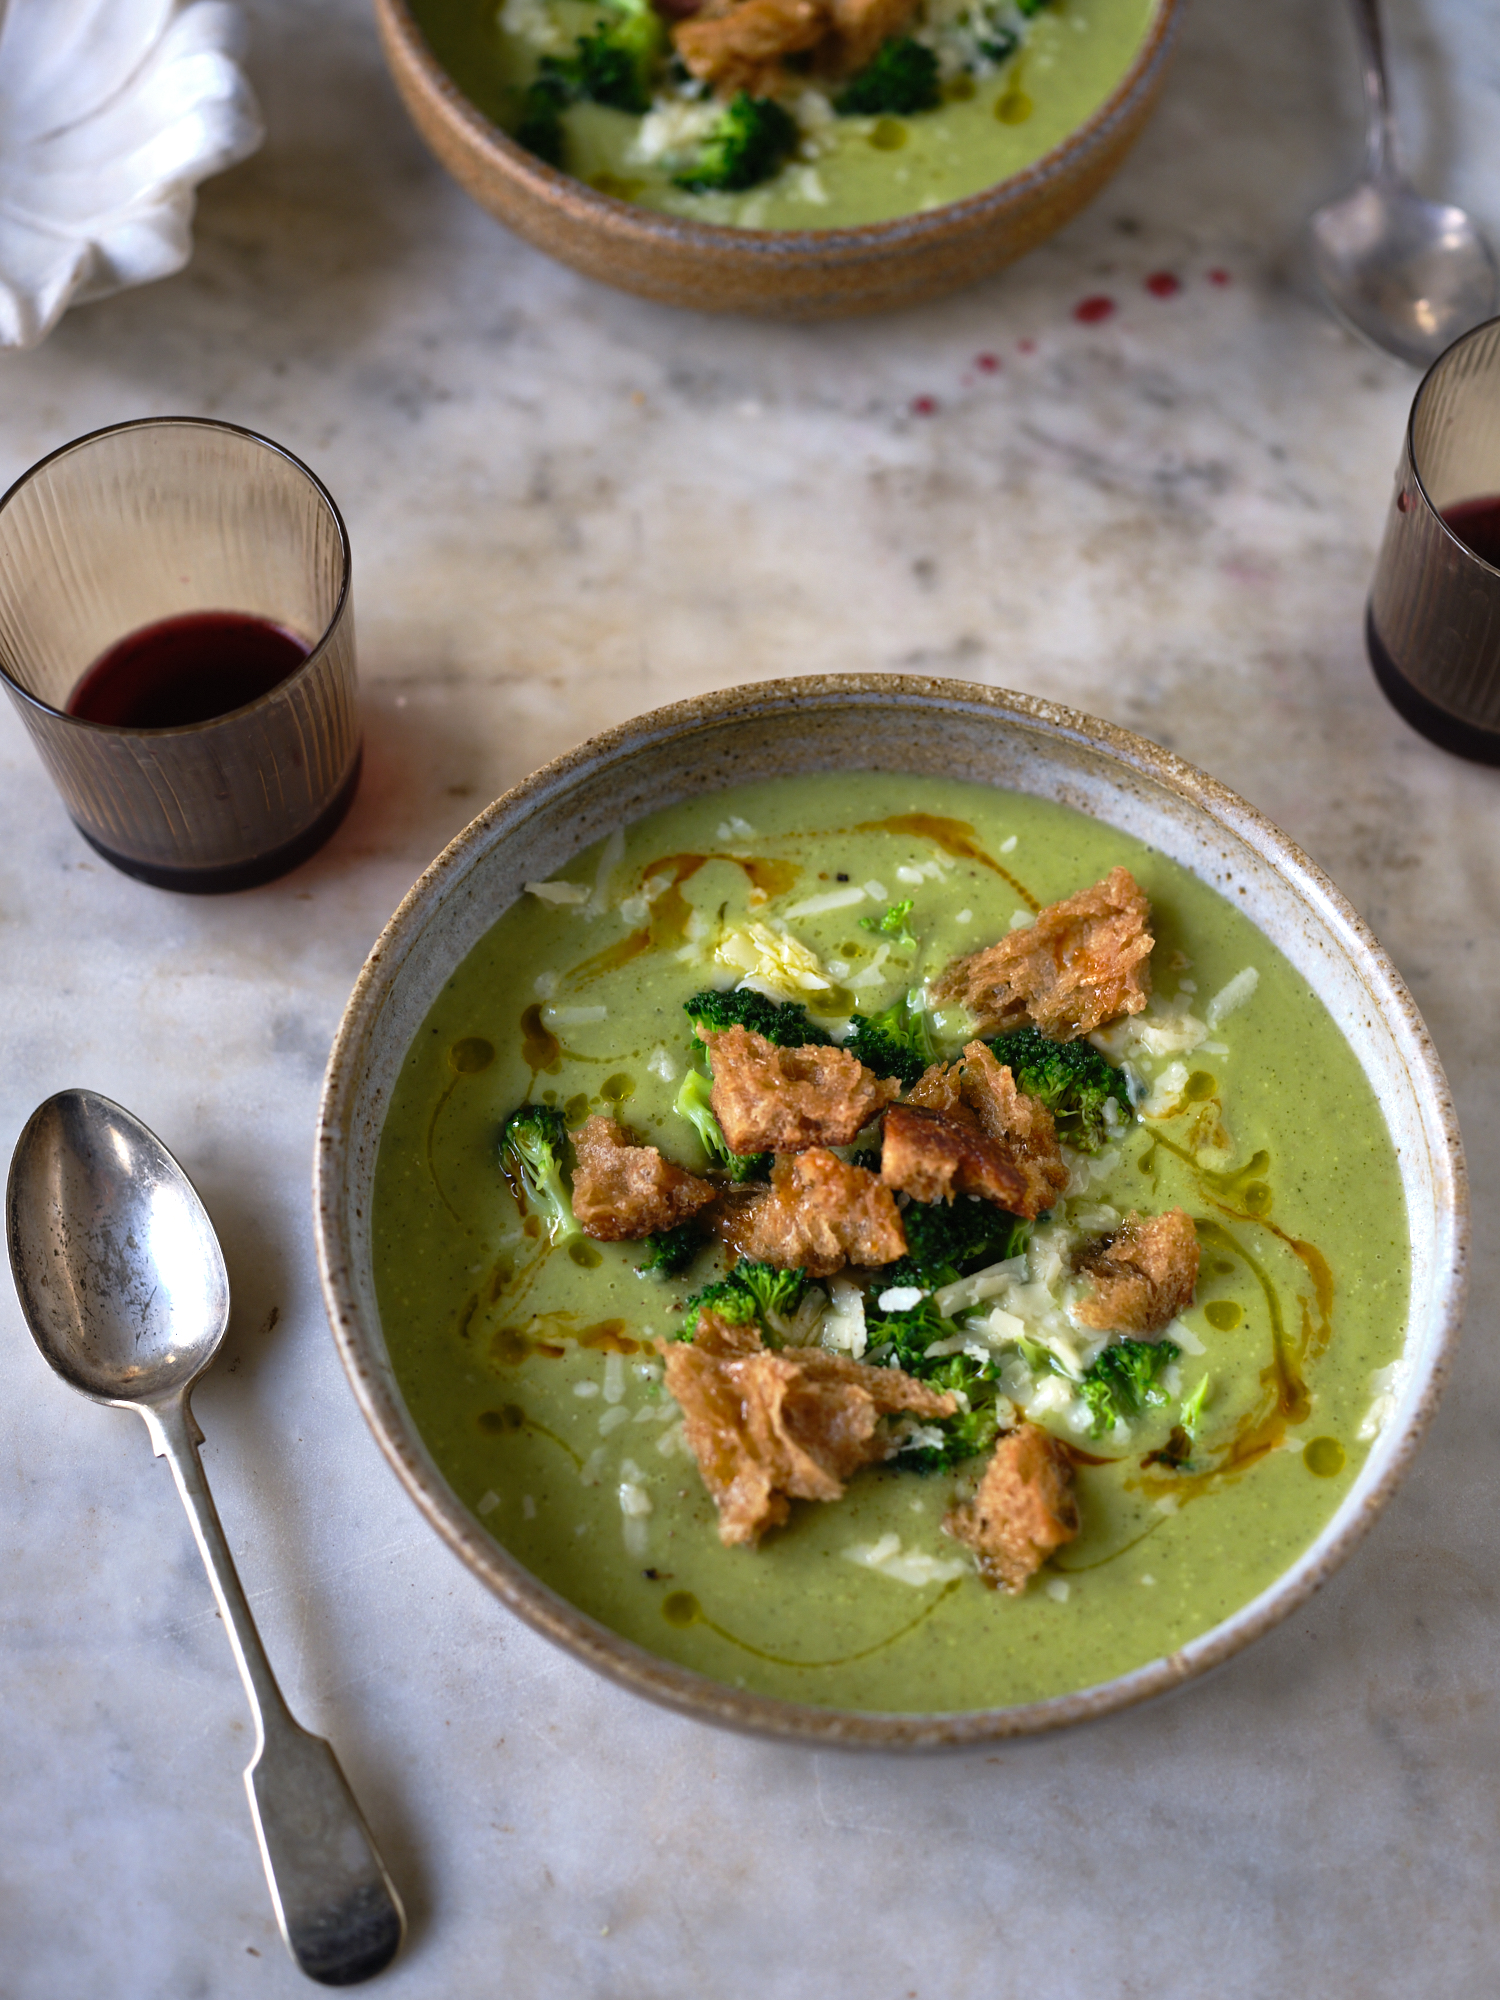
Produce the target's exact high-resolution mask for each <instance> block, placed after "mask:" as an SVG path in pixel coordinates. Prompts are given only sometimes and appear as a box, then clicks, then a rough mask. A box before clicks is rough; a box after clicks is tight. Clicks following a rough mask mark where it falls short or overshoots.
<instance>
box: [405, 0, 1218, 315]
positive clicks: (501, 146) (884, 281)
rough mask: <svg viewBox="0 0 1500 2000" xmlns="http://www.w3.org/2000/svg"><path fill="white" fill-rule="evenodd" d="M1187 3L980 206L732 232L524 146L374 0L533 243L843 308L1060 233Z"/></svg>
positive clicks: (454, 169) (621, 271) (1000, 260)
mask: <svg viewBox="0 0 1500 2000" xmlns="http://www.w3.org/2000/svg"><path fill="white" fill-rule="evenodd" d="M1179 5H1180V0H1158V6H1157V14H1156V18H1155V21H1154V22H1153V24H1152V26H1151V28H1150V30H1149V32H1148V33H1147V36H1146V39H1145V42H1144V43H1143V44H1142V46H1141V48H1140V50H1139V52H1138V53H1137V56H1136V59H1135V61H1134V62H1133V63H1132V64H1131V66H1130V69H1129V70H1128V71H1127V72H1126V74H1125V75H1124V77H1123V78H1122V79H1121V81H1120V82H1119V84H1118V85H1117V86H1116V88H1115V90H1114V91H1113V92H1112V93H1111V95H1110V96H1109V97H1108V98H1107V99H1106V100H1105V102H1104V103H1103V104H1102V105H1101V106H1100V108H1099V109H1098V110H1097V111H1096V112H1095V113H1094V115H1093V117H1092V118H1090V119H1089V120H1088V121H1087V122H1086V123H1085V124H1083V125H1080V126H1079V127H1078V129H1077V130H1076V131H1075V132H1073V133H1072V134H1070V136H1069V137H1068V138H1067V139H1066V140H1065V141H1064V142H1063V144H1062V145H1060V146H1058V147H1056V148H1055V149H1054V150H1053V151H1052V152H1050V153H1048V154H1046V155H1045V156H1044V158H1042V159H1040V160H1038V161H1037V162H1036V164H1035V165H1034V166H1031V167H1028V168H1026V169H1025V171H1024V172H1022V173H1019V174H1015V175H1013V176H1012V177H1011V178H1010V179H1009V180H1006V181H1001V182H999V183H998V184H997V185H996V186H994V187H992V188H987V189H986V190H985V191H984V193H982V194H977V195H972V196H970V197H969V198H968V199H967V200H966V201H956V202H951V203H949V204H948V205H947V206H946V207H944V208H937V209H932V210H930V211H929V212H928V213H927V214H925V215H909V216H901V217H899V218H897V219H896V220H894V221H891V222H877V223H870V224H867V225H865V226H863V227H861V228H858V229H729V228H725V227H724V226H723V225H721V224H718V223H706V222H694V221H689V220H687V219H686V218H684V217H681V216H675V215H662V214H660V213H658V212H657V211H656V210H654V209H649V208H641V207H638V206H637V205H636V204H635V203H633V202H628V201H617V200H616V199H615V198H614V197H613V196H611V195H604V194H599V193H597V192H596V191H595V190H594V189H593V188H591V187H588V186H586V185H585V183H584V182H582V181H578V180H574V179H573V178H572V176H571V175H569V174H564V173H559V172H557V171H556V170H555V169H554V168H552V167H549V166H546V165H544V164H543V162H542V161H540V160H538V159H537V158H536V157H535V156H534V155H533V154H531V153H528V152H526V151H524V149H523V148H522V147H520V146H518V145H517V144H516V143H515V141H514V140H513V139H511V138H508V137H507V136H506V134H505V133H504V132H502V131H501V130H500V128H499V127H498V126H497V125H494V124H492V123H491V121H490V120H489V119H488V118H486V117H485V116H484V114H483V113H482V112H481V111H479V110H477V109H476V107H475V106H474V105H473V104H471V103H470V102H469V100H468V99H467V98H466V97H465V96H464V95H463V93H462V91H460V90H459V88H458V86H457V85H456V84H455V83H454V81H453V79H452V78H451V77H450V76H449V75H448V74H447V72H446V71H445V70H443V69H442V68H441V67H440V66H439V64H438V62H437V59H436V58H435V57H434V55H433V53H432V51H431V49H430V48H429V47H428V45H427V42H426V40H425V38H424V37H423V35H422V32H421V30H420V29H419V28H418V26H417V24H416V22H415V21H414V20H413V19H412V16H411V12H410V10H409V8H408V7H407V5H406V0H375V15H376V19H377V21H378V23H379V27H380V39H381V46H382V47H383V48H384V50H385V56H386V61H387V62H388V63H389V64H390V68H391V74H392V76H393V77H394V78H395V80H396V88H397V89H398V90H399V91H400V93H401V96H402V98H403V99H404V100H405V103H406V108H407V110H408V111H409V112H410V113H411V116H412V121H413V123H414V124H415V125H416V128H417V130H418V131H419V132H420V133H421V135H422V137H423V138H424V139H425V140H426V142H427V144H428V145H429V146H430V147H431V149H432V151H433V152H434V153H435V154H436V155H437V157H438V159H439V160H440V161H441V163H442V164H443V166H445V167H446V168H447V170H448V172H449V173H450V174H452V176H453V178H454V179H455V180H456V181H457V182H458V184H459V186H460V187H461V188H463V189H464V190H465V191H466V192H467V193H469V194H471V195H472V196H473V197H474V199H475V201H477V202H478V203H479V205H480V207H481V208H487V209H488V210H489V212H490V214H491V215H493V216H497V217H498V218H499V220H500V221H501V222H503V223H504V224H505V225H506V226H507V228H510V229H513V230H515V232H516V234H517V235H518V236H524V237H525V239H526V241H527V242H528V243H534V244H535V245H536V247H537V248H538V249H539V250H545V251H547V252H548V253H549V254H550V255H551V256H553V257H558V258H560V259H561V260H562V262H563V263H565V264H571V265H572V266H573V268H574V269H575V270H578V271H582V272H583V273H584V274H585V275H586V276H587V277H590V278H599V279H601V280H602V281H603V282H604V283H605V284H607V285H618V286H620V287H621V289H622V290H624V291H627V292H639V293H640V294H641V295H642V296H643V297H644V298H648V299H657V300H659V301H660V302H661V303H662V304H664V305H670V306H691V307H693V308H695V309H696V310H697V311H699V312H733V313H760V314H766V315H774V316H777V317H782V318H788V319H834V318H840V317H843V316H845V315H848V314H852V313H871V312H883V311H885V310H887V309H889V308H892V307H896V306H909V305H916V304H918V303H919V302H920V301H922V300H924V299H933V298H940V297H941V296H942V295H943V294H944V293H945V292H952V291H957V290H958V289H959V287H960V286H962V285H968V284H972V283H973V282H974V281H975V279H977V278H983V277H987V276H988V275H989V274H990V272H992V271H998V270H999V269H1000V268H1001V266H1002V265H1004V264H1009V263H1011V262H1013V261H1014V259H1015V258H1017V257H1020V256H1024V254H1025V253H1026V252H1027V251H1028V250H1034V249H1035V248H1036V246H1037V244H1038V243H1041V242H1043V241H1044V240H1045V239H1046V238H1047V237H1049V236H1051V235H1052V234H1053V233H1054V231H1056V230H1058V229H1061V228H1062V226H1063V224H1064V223H1065V222H1067V221H1069V220H1070V219H1071V218H1072V217H1073V216H1074V215H1076V214H1077V212H1078V210H1079V209H1080V208H1082V207H1083V205H1084V203H1085V202H1087V201H1091V200H1092V199H1093V197H1094V196H1095V195H1096V194H1097V193H1098V192H1099V190H1100V189H1101V188H1102V187H1103V186H1104V183H1105V182H1106V181H1107V180H1108V179H1109V178H1110V176H1111V174H1113V173H1114V172H1115V170H1116V168H1118V166H1119V165H1120V162H1121V161H1122V160H1123V159H1124V157H1125V155H1126V153H1127V152H1128V151H1129V149H1130V147H1131V146H1132V145H1133V144H1134V142H1135V140H1136V138H1137V137H1138V135H1139V133H1140V130H1141V127H1142V126H1143V125H1144V124H1145V122H1146V120H1147V118H1148V117H1149V116H1150V114H1151V110H1152V107H1153V106H1154V105H1155V103H1156V99H1157V96H1158V95H1159V93H1160V91H1161V86H1162V83H1163V80H1164V78H1165V76H1166V68H1167V61H1168V57H1169V55H1170V53H1171V48H1172V44H1173V39H1174V31H1175V26H1176V21H1177V14H1178V8H1179Z"/></svg>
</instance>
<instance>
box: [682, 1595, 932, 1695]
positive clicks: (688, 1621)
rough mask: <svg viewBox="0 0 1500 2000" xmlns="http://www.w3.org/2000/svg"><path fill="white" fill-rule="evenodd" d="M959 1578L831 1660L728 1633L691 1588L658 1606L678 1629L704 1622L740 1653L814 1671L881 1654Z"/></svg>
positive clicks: (915, 1624) (928, 1614) (927, 1613)
mask: <svg viewBox="0 0 1500 2000" xmlns="http://www.w3.org/2000/svg"><path fill="white" fill-rule="evenodd" d="M962 1581H963V1578H962V1577H957V1576H955V1577H951V1578H950V1579H949V1581H948V1582H947V1583H945V1584H944V1585H943V1587H942V1589H941V1590H940V1591H939V1592H938V1594H937V1596H936V1597H934V1598H933V1599H932V1600H931V1602H930V1603H928V1604H924V1605H923V1607H922V1609H921V1610H920V1611H919V1612H918V1613H917V1615H916V1617H915V1618H910V1619H908V1620H907V1622H906V1623H905V1624H904V1625H901V1626H898V1628H897V1629H896V1630H895V1631H894V1632H890V1633H887V1635H886V1636H885V1638H883V1639H877V1640H876V1642H875V1644H874V1645H873V1646H866V1647H864V1648H863V1649H862V1650H861V1651H860V1652H857V1653H840V1654H838V1655H837V1657H836V1658H834V1659H831V1660H794V1659H789V1658H788V1657H787V1656H786V1655H785V1654H782V1653H770V1652H767V1651H766V1650H765V1649H764V1648H763V1647H760V1646H752V1645H751V1644H750V1641H749V1640H748V1639H742V1638H740V1636H739V1634H738V1633H736V1632H731V1631H730V1630H729V1628H728V1627H727V1626H725V1625H720V1624H718V1623H717V1622H716V1621H715V1620H714V1619H712V1618H710V1617H709V1615H708V1613H707V1612H706V1611H705V1610H704V1609H703V1606H702V1605H701V1604H700V1603H699V1602H698V1600H697V1598H696V1597H694V1596H693V1593H692V1592H691V1591H690V1590H674V1591H673V1592H672V1593H671V1594H670V1596H668V1597H665V1598H663V1599H662V1607H661V1609H662V1616H663V1618H665V1619H666V1621H667V1623H668V1624H669V1625H673V1626H676V1627H677V1628H678V1629H679V1630H681V1629H682V1628H683V1627H685V1626H688V1625H706V1626H707V1627H708V1629H709V1631H710V1632H713V1633H716V1634H717V1636H718V1637H719V1638H721V1639H727V1640H728V1642H729V1644H730V1645H731V1646H738V1647H739V1648H740V1650H741V1651H742V1652H745V1653H749V1654H750V1655H751V1656H752V1657H753V1658H755V1659H757V1660H765V1661H767V1662H768V1663H769V1664H770V1665H771V1666H773V1667H800V1668H802V1669H803V1670H804V1671H805V1672H807V1673H817V1672H818V1671H819V1670H820V1669H822V1668H827V1667H849V1666H853V1665H854V1663H855V1661H856V1660H868V1659H870V1658H871V1657H872V1655H874V1654H876V1653H883V1652H884V1651H885V1650H886V1648H887V1647H888V1646H894V1645H896V1644H897V1642H898V1641H900V1640H902V1639H905V1638H907V1637H908V1636H909V1635H910V1634H911V1633H913V1632H915V1631H916V1629H917V1627H918V1626H919V1625H923V1624H925V1623H926V1621H927V1620H928V1619H929V1618H930V1617H931V1616H932V1614H933V1612H934V1611H936V1610H937V1608H938V1606H939V1605H940V1604H941V1603H942V1602H943V1600H944V1598H947V1597H951V1596H952V1594H953V1592H954V1591H955V1590H957V1589H958V1587H959V1585H960V1584H961V1583H962ZM669 1607H670V1608H669Z"/></svg>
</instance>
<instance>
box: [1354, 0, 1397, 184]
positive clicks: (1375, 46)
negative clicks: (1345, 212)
mask: <svg viewBox="0 0 1500 2000" xmlns="http://www.w3.org/2000/svg"><path fill="white" fill-rule="evenodd" d="M1351 4H1352V6H1353V8H1354V33H1355V36H1356V38H1357V40H1358V42H1359V66H1360V70H1361V72H1362V74H1363V76H1364V80H1365V170H1366V172H1367V173H1368V175H1369V177H1370V179H1371V180H1373V181H1384V180H1389V179H1390V178H1391V177H1392V175H1393V174H1394V173H1395V171H1396V142H1395V138H1394V136H1393V134H1392V131H1391V92H1390V85H1389V84H1388V82H1387V81H1386V73H1385V36H1384V34H1383V33H1382V31H1381V26H1380V4H1379V0H1351Z"/></svg>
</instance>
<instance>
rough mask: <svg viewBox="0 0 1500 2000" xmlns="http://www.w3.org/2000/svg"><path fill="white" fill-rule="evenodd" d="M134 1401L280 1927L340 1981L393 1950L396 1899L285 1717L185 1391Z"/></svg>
mask: <svg viewBox="0 0 1500 2000" xmlns="http://www.w3.org/2000/svg"><path fill="white" fill-rule="evenodd" d="M136 1407H137V1408H139V1409H140V1410H141V1414H142V1416H143V1417H145V1419H146V1427H147V1429H148V1430H149V1431H150V1433H151V1445H152V1449H153V1450H154V1451H155V1453H156V1455H157V1457H158V1458H165V1459H166V1461H167V1463H168V1465H170V1466H171V1468H172V1477H173V1478H174V1479H175V1480H176V1482H177V1490H178V1492H179V1493H180V1494H181V1495H182V1504H183V1506H184V1507H186V1509H187V1514H188V1520H189V1521H190V1522H191V1523H192V1528H193V1539H194V1541H196V1542H197V1544H198V1553H199V1554H200V1555H201V1556H202V1558H203V1566H204V1568H205V1569H206V1570H207V1571H208V1580H209V1582H210V1583H211V1584H212V1585H213V1591H214V1596H215V1598H216V1599H217V1600H218V1605H219V1614H220V1616H221V1617H222V1619H223V1621H224V1627H225V1630H226V1631H227V1632H228V1634H229V1643H230V1645H231V1646H232V1647H233V1648H234V1657H235V1662H236V1664H237V1665H238V1667H239V1670H240V1679H241V1680H242V1681H243V1682H244V1684H245V1693H246V1695H247V1696H248V1697H249V1701H250V1712H251V1714H252V1715H253V1716H254V1718H255V1752H254V1755H253V1756H252V1757H251V1759H250V1762H249V1765H248V1766H247V1767H246V1770H245V1789H246V1791H247V1792H248V1793H249V1795H250V1816H251V1818H252V1819H253V1821H254V1822H255V1832H256V1837H257V1839H258V1840H259V1842H260V1853H261V1859H262V1861H263V1862H264V1863H265V1868H266V1880H267V1881H268V1882H269V1883H270V1886H271V1901H272V1903H273V1904H274V1906H275V1910H276V1921H277V1923H278V1924H279V1925H280V1927H281V1935H282V1937H283V1938H284V1939H285V1940H286V1945H287V1949H288V1950H289V1951H290V1952H291V1954H292V1956H293V1958H294V1959H296V1961H297V1964H298V1965H299V1966H300V1968H301V1969H302V1971H303V1972H305V1973H306V1974H307V1976H308V1977H309V1978H310V1979H316V1980H318V1981H319V1982H320V1983H322V1984H323V1985H325V1986H352V1985H354V1984H355V1983H356V1982H357V1981H358V1980H361V1979H368V1978H370V1977H371V1976H372V1975H373V1974H374V1973H377V1972H380V1971H381V1970H383V1968H384V1967H385V1966H387V1965H389V1964H390V1962H391V1960H392V1959H393V1958H394V1957H395V1955H396V1953H397V1951H398V1950H399V1949H400V1946H401V1940H402V1937H403V1935H404V1933H405V1928H406V1917H405V1914H404V1912H403V1910H402V1908H401V1899H400V1897H399V1896H398V1895H397V1894H396V1890H395V1886H394V1885H393V1883H392V1881H391V1878H390V1876H389V1875H387V1873H386V1871H385V1864H384V1863H383V1862H382V1861H381V1859H380V1856H379V1854H378V1853H377V1852H376V1848H375V1843H374V1841H373V1840H372V1839H371V1838H370V1829H369V1828H368V1827H367V1826H366V1825H365V1821H364V1815H363V1814H362V1813H361V1812H360V1809H359V1807H358V1805H357V1804H356V1803H355V1798H354V1794H353V1793H352V1792H351V1791H350V1789H349V1785H348V1781H347V1780H346V1779H345V1777H344V1774H343V1772H342V1771H341V1770H340V1769H339V1765H338V1759H337V1758H336V1757H335V1756H334V1754H333V1750H332V1748H331V1747H330V1745H329V1744H327V1743H325V1742H324V1740H323V1738H322V1737H321V1736H313V1735H311V1734H310V1733H309V1732H308V1731H307V1730H305V1729H304V1728H302V1726H301V1725H300V1723H298V1722H297V1721H295V1720H294V1718H293V1716H292V1712H291V1710H290V1709H289V1708H288V1707H287V1705H286V1703H285V1701H284V1700H283V1699H282V1694H281V1690H280V1688H279V1687H278V1686H277V1685H276V1676H275V1675H274V1674H273V1673H272V1672H271V1663H270V1661H269V1660H268V1659H267V1658H266V1654H265V1648H264V1647H263V1646H262V1645H261V1642H260V1634H259V1633H258V1632H257V1631H256V1629H255V1620H254V1619H253V1618H252V1617H251V1615H250V1606H249V1604H248V1603H247V1602H246V1600H245V1593H244V1590H243V1588H242V1586H241V1584H240V1579H239V1576H238V1574H237V1573H236V1571H235V1567H234V1558H233V1556H231V1555H230V1553H229V1544H228V1542H227V1541H226V1540H225V1537H224V1529H223V1525H222V1523H221V1522H220V1520H219V1513H218V1509H217V1508H216V1507H215V1506H214V1501H213V1495H212V1494H211V1493H210V1492H209V1489H208V1479H207V1477H206V1475H205V1473H204V1470H203V1461H202V1460H201V1459H200V1458H199V1456H198V1446H199V1444H200V1443H201V1442H202V1438H203V1433H202V1432H201V1431H200V1430H199V1428H198V1426H197V1423H196V1422H195V1421H194V1418H193V1413H192V1411H191V1410H190V1409H189V1407H188V1400H187V1393H186V1391H184V1392H183V1394H181V1395H180V1396H178V1397H176V1398H174V1399H172V1400H171V1401H168V1402H163V1403H159V1404H156V1405H154V1406H150V1407H146V1406H142V1405H139V1404H138V1405H136Z"/></svg>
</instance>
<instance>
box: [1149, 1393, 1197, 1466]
mask: <svg viewBox="0 0 1500 2000" xmlns="http://www.w3.org/2000/svg"><path fill="white" fill-rule="evenodd" d="M1207 1394H1208V1377H1207V1376H1206V1375H1205V1376H1204V1378H1203V1380H1202V1381H1201V1382H1200V1383H1199V1384H1198V1386H1197V1388H1196V1389H1195V1390H1194V1391H1193V1393H1192V1395H1191V1396H1185V1397H1184V1398H1183V1402H1182V1408H1181V1410H1180V1411H1179V1412H1178V1421H1177V1422H1176V1423H1175V1424H1173V1426H1172V1432H1171V1435H1170V1436H1169V1437H1168V1439H1167V1441H1166V1443H1165V1444H1164V1445H1162V1446H1161V1447H1160V1449H1159V1450H1157V1451H1148V1452H1147V1453H1146V1456H1145V1457H1144V1458H1143V1459H1142V1460H1141V1464H1142V1465H1167V1466H1170V1467H1171V1468H1172V1470H1173V1471H1174V1472H1185V1471H1189V1470H1191V1468H1192V1463H1193V1447H1194V1445H1195V1444H1196V1443H1197V1442H1198V1426H1199V1425H1200V1424H1201V1423H1202V1421H1203V1401H1204V1398H1205V1397H1206V1396H1207Z"/></svg>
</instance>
